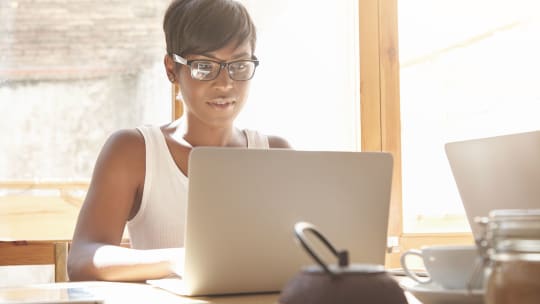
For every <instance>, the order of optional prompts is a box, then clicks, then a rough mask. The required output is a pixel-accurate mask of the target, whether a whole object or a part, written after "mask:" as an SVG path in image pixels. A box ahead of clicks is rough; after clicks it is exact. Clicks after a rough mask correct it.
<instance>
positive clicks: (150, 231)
mask: <svg viewBox="0 0 540 304" xmlns="http://www.w3.org/2000/svg"><path fill="white" fill-rule="evenodd" d="M163 28H164V32H165V38H166V44H167V55H165V59H164V64H165V69H166V72H167V76H168V78H169V80H170V81H171V82H172V83H175V84H178V85H179V86H180V88H181V91H182V99H183V102H184V117H183V118H182V119H180V120H177V121H174V122H172V123H170V124H167V125H164V126H161V127H152V126H144V127H140V128H137V129H133V130H121V131H118V132H116V133H115V134H113V135H112V136H111V137H110V138H109V139H108V140H107V142H106V143H105V145H104V147H103V149H102V151H101V153H100V155H99V158H98V160H97V162H96V166H95V168H94V174H93V176H92V181H91V184H90V187H89V190H88V194H87V196H86V199H85V201H84V204H83V206H82V208H81V211H80V214H79V218H78V222H77V226H76V228H75V233H74V236H73V243H72V246H71V250H70V254H69V258H68V274H69V277H70V279H71V280H121V281H140V280H147V279H155V278H162V277H166V276H168V275H170V274H172V273H175V272H176V270H177V269H176V266H177V263H178V262H180V261H181V260H182V255H183V250H182V247H183V229H184V222H183V221H184V215H185V208H186V200H187V172H188V157H189V153H190V151H191V149H192V147H197V146H222V147H247V148H289V144H288V143H287V141H285V140H284V139H282V138H280V137H275V136H265V135H262V134H259V133H258V132H255V131H250V130H239V129H237V128H235V127H234V120H235V118H236V117H237V115H238V114H239V113H240V111H241V109H242V107H243V105H244V103H245V102H246V99H247V95H248V90H249V84H250V79H251V78H252V77H253V75H254V73H255V69H256V67H257V65H258V61H257V59H256V57H255V56H254V51H255V42H256V33H255V27H254V25H253V22H252V20H251V18H250V16H249V15H248V13H247V11H246V9H245V8H244V7H243V6H242V5H241V4H240V3H239V2H236V1H234V0H176V1H173V2H172V3H171V4H170V6H169V8H168V9H167V11H166V13H165V18H164V22H163ZM210 187H211V186H210ZM126 223H127V227H128V230H129V234H130V240H131V247H132V248H124V247H121V246H120V242H121V239H122V235H123V231H124V227H125V225H126Z"/></svg>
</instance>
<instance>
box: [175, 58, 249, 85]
mask: <svg viewBox="0 0 540 304" xmlns="http://www.w3.org/2000/svg"><path fill="white" fill-rule="evenodd" d="M172 57H173V60H174V61H175V62H177V63H180V64H183V65H187V66H189V68H190V69H191V78H193V79H195V80H200V81H210V80H214V79H216V78H217V77H218V75H219V73H220V72H221V69H223V68H227V74H229V77H230V78H231V79H232V80H236V81H246V80H250V79H251V78H253V75H254V74H255V68H256V67H257V66H258V65H259V60H257V59H251V60H246V59H243V60H236V61H230V62H219V61H214V60H200V59H197V60H187V59H185V58H183V57H182V56H179V55H176V54H173V55H172Z"/></svg>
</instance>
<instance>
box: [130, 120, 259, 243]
mask: <svg viewBox="0 0 540 304" xmlns="http://www.w3.org/2000/svg"><path fill="white" fill-rule="evenodd" d="M137 129H138V130H139V132H141V134H142V135H143V137H144V141H145V146H146V175H145V178H144V190H143V194H142V198H141V205H140V208H139V211H138V212H137V214H136V215H135V216H134V217H133V218H132V219H131V220H130V221H129V222H128V223H127V228H128V232H129V236H130V242H131V247H132V248H136V249H156V248H178V247H183V246H184V225H185V216H186V205H187V189H188V178H187V177H186V176H185V175H184V174H183V173H182V171H180V169H179V168H178V166H177V165H176V163H175V162H174V159H173V157H172V155H171V153H170V151H169V148H168V147H167V143H166V142H165V137H164V135H163V133H162V132H161V129H160V128H159V127H157V126H143V127H139V128H137ZM244 134H245V135H246V137H247V142H248V149H269V144H268V137H267V136H265V135H262V134H259V133H258V132H256V131H252V130H244Z"/></svg>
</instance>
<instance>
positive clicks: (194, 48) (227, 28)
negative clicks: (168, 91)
mask: <svg viewBox="0 0 540 304" xmlns="http://www.w3.org/2000/svg"><path fill="white" fill-rule="evenodd" d="M163 31H164V32H165V40H166V43H167V54H169V55H172V54H173V53H174V54H178V55H180V56H184V55H185V54H189V53H192V54H194V53H195V54H197V53H206V52H211V51H215V50H218V49H220V48H222V47H224V46H226V45H227V44H229V43H231V42H236V43H237V46H239V45H240V44H242V43H245V42H249V43H250V45H251V50H252V52H255V43H256V40H257V35H256V30H255V25H254V24H253V21H252V20H251V17H250V16H249V13H248V11H247V10H246V8H245V7H244V6H243V5H242V4H241V3H239V2H237V1H235V0H174V1H172V3H171V4H170V5H169V7H168V8H167V11H166V12H165V18H164V19H163Z"/></svg>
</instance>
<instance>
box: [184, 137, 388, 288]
mask: <svg viewBox="0 0 540 304" xmlns="http://www.w3.org/2000/svg"><path fill="white" fill-rule="evenodd" d="M391 180H392V156H391V155H390V154H388V153H377V152H373V153H371V152H328V151H327V152H314V151H294V150H279V149H278V150H275V149H274V150H253V149H249V150H248V149H233V148H208V147H206V148H195V149H194V150H193V151H192V152H191V156H190V162H189V192H188V208H187V222H186V230H185V269H184V278H183V281H184V282H183V285H184V287H183V288H184V294H187V295H209V294H229V293H252V292H270V291H279V290H281V288H282V287H283V286H284V284H285V283H286V282H287V281H288V280H289V279H290V278H292V277H293V276H294V275H295V274H296V273H297V272H299V271H300V269H301V267H302V266H303V265H312V264H314V262H313V261H312V260H311V259H310V258H309V257H308V256H307V254H306V253H305V252H304V251H303V249H301V248H300V246H298V245H297V244H296V242H295V239H294V234H293V226H294V224H295V223H297V222H299V221H305V222H310V223H312V224H314V225H316V226H317V227H318V228H319V229H320V231H321V232H322V233H323V234H324V235H325V236H326V237H327V238H328V239H329V240H330V242H332V243H333V244H334V246H336V248H338V249H348V250H349V254H350V261H351V263H376V264H384V258H385V248H386V235H387V226H388V212H389V203H390V189H391ZM326 261H327V262H329V263H336V261H335V259H332V258H329V259H326Z"/></svg>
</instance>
